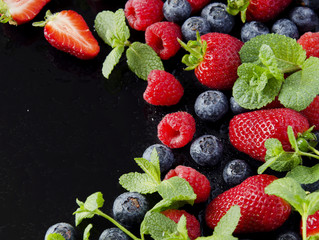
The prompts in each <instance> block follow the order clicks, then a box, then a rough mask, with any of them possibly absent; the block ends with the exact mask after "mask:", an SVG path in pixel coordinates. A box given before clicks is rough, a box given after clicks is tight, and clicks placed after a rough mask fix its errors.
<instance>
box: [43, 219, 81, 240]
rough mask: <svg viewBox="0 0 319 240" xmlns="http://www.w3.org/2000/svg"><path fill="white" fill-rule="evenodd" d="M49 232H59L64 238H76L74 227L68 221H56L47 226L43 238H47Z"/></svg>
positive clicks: (69, 239) (66, 239)
mask: <svg viewBox="0 0 319 240" xmlns="http://www.w3.org/2000/svg"><path fill="white" fill-rule="evenodd" d="M51 233H59V234H61V235H62V236H63V237H64V239H65V240H76V239H77V233H76V231H75V228H74V227H73V226H72V225H71V224H68V223H64V222H61V223H57V224H54V225H52V226H51V227H49V229H48V230H47V232H46V233H45V236H44V240H47V238H48V235H49V234H51Z"/></svg>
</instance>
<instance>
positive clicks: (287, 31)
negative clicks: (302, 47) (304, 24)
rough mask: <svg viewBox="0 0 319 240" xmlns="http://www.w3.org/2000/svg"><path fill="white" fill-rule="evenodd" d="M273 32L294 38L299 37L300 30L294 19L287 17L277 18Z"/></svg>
mask: <svg viewBox="0 0 319 240" xmlns="http://www.w3.org/2000/svg"><path fill="white" fill-rule="evenodd" d="M271 32H272V33H277V34H280V35H285V36H287V37H290V38H294V39H298V38H299V31H298V28H297V26H296V24H294V22H293V21H291V20H289V19H286V18H283V19H279V20H277V21H276V22H275V23H274V25H272V28H271Z"/></svg>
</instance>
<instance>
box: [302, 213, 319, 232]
mask: <svg viewBox="0 0 319 240" xmlns="http://www.w3.org/2000/svg"><path fill="white" fill-rule="evenodd" d="M301 226H302V223H301ZM300 230H301V231H300V232H302V227H301V229H300ZM310 236H317V237H319V211H317V212H315V214H313V215H310V216H309V217H308V218H307V237H310Z"/></svg>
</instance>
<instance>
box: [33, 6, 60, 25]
mask: <svg viewBox="0 0 319 240" xmlns="http://www.w3.org/2000/svg"><path fill="white" fill-rule="evenodd" d="M57 15H58V13H54V14H53V13H52V12H51V11H50V10H48V11H46V13H45V16H44V21H39V22H34V23H32V26H33V27H44V26H45V25H46V24H47V23H48V22H49V21H51V20H53V19H54V18H55V17H56V16H57Z"/></svg>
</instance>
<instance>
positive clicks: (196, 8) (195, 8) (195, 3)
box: [187, 0, 210, 13]
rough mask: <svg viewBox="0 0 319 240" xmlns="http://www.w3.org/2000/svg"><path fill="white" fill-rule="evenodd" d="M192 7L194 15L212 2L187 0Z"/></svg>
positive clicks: (207, 0) (208, 0)
mask: <svg viewBox="0 0 319 240" xmlns="http://www.w3.org/2000/svg"><path fill="white" fill-rule="evenodd" d="M187 1H188V2H189V3H190V5H191V7H192V13H195V12H198V11H200V10H202V9H203V8H204V7H205V6H206V5H207V4H208V3H210V0H187Z"/></svg>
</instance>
